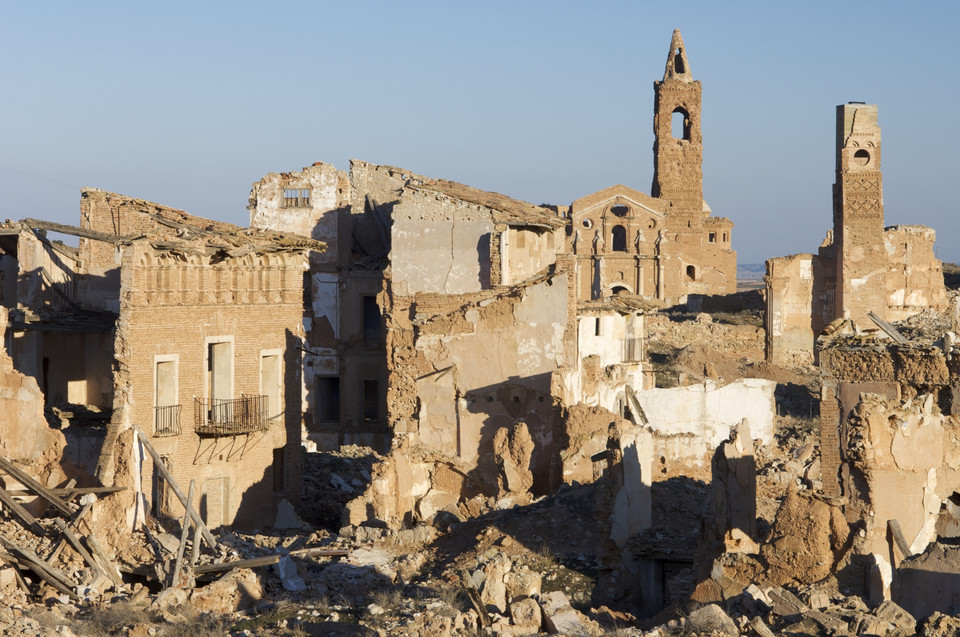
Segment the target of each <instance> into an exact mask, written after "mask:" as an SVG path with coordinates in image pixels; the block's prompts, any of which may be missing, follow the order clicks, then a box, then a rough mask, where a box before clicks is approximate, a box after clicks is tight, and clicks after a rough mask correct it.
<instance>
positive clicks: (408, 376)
mask: <svg viewBox="0 0 960 637" xmlns="http://www.w3.org/2000/svg"><path fill="white" fill-rule="evenodd" d="M567 284H568V280H567V276H566V275H565V274H559V275H555V276H551V277H547V278H544V279H541V280H538V281H535V282H531V283H528V284H527V285H524V286H518V287H515V288H510V289H509V291H505V292H503V293H499V294H496V295H491V294H485V295H484V294H481V295H476V296H473V297H452V296H445V295H442V296H430V295H418V296H417V297H414V299H413V300H412V302H411V303H410V306H409V307H410V309H409V312H410V313H411V314H413V315H414V316H415V317H416V318H415V319H414V324H413V326H411V327H413V329H414V333H413V334H410V336H411V337H412V338H409V340H408V339H407V338H406V337H405V336H404V335H403V334H400V333H397V332H398V328H400V325H399V324H395V325H394V329H393V330H391V337H390V341H388V345H390V344H392V345H393V347H401V346H406V347H409V348H410V350H408V351H406V352H399V351H395V352H393V356H394V361H395V363H394V364H392V365H391V374H390V378H391V380H390V383H391V390H392V391H393V392H394V393H393V394H392V398H390V404H391V408H390V414H391V417H392V418H395V419H396V420H395V422H396V423H397V425H396V426H395V429H397V430H400V431H415V432H417V433H418V435H419V439H420V441H421V442H423V444H425V445H427V446H428V447H431V448H434V449H437V450H438V451H441V452H442V453H444V454H447V455H451V456H456V457H458V458H460V459H462V460H463V461H464V462H466V463H467V464H468V465H470V466H472V467H474V473H475V474H476V476H477V478H478V481H479V482H480V483H483V484H485V485H487V487H488V488H495V485H497V483H498V476H499V473H500V471H501V467H500V466H499V464H498V462H497V460H496V455H495V453H494V449H493V443H494V438H495V435H496V433H497V431H498V430H499V429H501V428H507V429H514V428H515V427H517V426H518V425H519V424H520V423H524V424H525V426H526V427H527V429H528V431H529V433H530V435H531V436H532V440H533V444H534V446H535V451H534V452H533V457H532V459H531V471H532V472H533V474H534V480H535V482H536V483H537V484H538V485H539V488H540V490H541V491H542V490H544V489H545V486H546V484H547V483H548V481H549V473H550V466H549V465H550V461H549V458H550V453H549V447H550V445H551V443H552V440H553V432H554V429H555V426H556V423H557V417H558V413H557V409H556V407H555V405H554V401H553V392H552V374H553V373H554V372H557V371H558V370H559V369H560V368H561V367H562V365H563V364H564V362H565V360H566V359H565V356H564V349H565V343H564V333H565V329H566V324H567V318H568V317H567ZM397 306H398V307H402V306H400V305H399V304H398V305H397ZM399 357H402V360H403V362H400V361H401V359H400V358H399ZM400 387H404V388H405V391H404V392H403V393H405V394H407V398H406V400H405V404H400V403H399V402H398V400H397V398H398V396H397V393H400V392H399V389H400ZM410 397H416V401H415V403H411V402H409V398H410ZM404 421H406V422H404Z"/></svg>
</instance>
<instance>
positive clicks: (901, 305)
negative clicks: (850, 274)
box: [883, 226, 947, 321]
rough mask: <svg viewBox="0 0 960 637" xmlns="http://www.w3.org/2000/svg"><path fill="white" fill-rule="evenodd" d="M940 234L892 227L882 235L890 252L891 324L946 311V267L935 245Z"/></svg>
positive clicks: (931, 231) (889, 306) (889, 301)
mask: <svg viewBox="0 0 960 637" xmlns="http://www.w3.org/2000/svg"><path fill="white" fill-rule="evenodd" d="M936 238H937V233H936V232H935V231H934V230H933V229H932V228H927V227H926V226H891V227H889V228H886V229H885V230H884V233H883V243H884V247H885V248H886V252H887V259H888V263H889V267H888V269H887V277H886V284H887V315H886V320H888V321H900V320H903V319H905V318H908V317H910V316H913V315H914V314H917V313H919V312H922V311H923V310H925V309H928V308H930V309H934V310H937V311H941V312H942V311H943V310H945V309H946V308H947V293H946V288H945V287H944V284H943V267H942V265H941V263H940V261H939V260H938V259H937V257H936V255H935V253H934V250H933V244H934V241H936Z"/></svg>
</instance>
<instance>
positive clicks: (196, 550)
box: [190, 524, 200, 573]
mask: <svg viewBox="0 0 960 637" xmlns="http://www.w3.org/2000/svg"><path fill="white" fill-rule="evenodd" d="M198 557H200V527H199V526H197V525H196V524H194V525H193V544H191V546H190V572H191V573H192V572H193V569H195V568H196V567H197V558H198Z"/></svg>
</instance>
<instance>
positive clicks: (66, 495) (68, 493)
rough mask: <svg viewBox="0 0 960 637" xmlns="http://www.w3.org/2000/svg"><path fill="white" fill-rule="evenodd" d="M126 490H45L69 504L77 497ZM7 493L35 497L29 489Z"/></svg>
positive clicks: (83, 488) (11, 490) (12, 490)
mask: <svg viewBox="0 0 960 637" xmlns="http://www.w3.org/2000/svg"><path fill="white" fill-rule="evenodd" d="M126 490H127V487H57V488H55V489H47V491H49V492H50V493H52V494H53V495H58V496H61V497H62V498H63V501H64V502H69V501H70V500H72V499H73V498H75V497H77V496H78V495H84V494H87V493H96V494H97V495H100V494H111V493H119V492H121V491H126ZM7 493H9V494H10V495H35V494H34V492H33V491H31V490H30V489H7Z"/></svg>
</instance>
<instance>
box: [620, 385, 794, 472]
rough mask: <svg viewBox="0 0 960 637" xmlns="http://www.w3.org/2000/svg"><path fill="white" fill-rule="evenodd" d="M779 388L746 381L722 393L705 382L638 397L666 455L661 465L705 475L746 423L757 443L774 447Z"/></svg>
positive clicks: (649, 392)
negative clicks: (717, 454) (736, 429)
mask: <svg viewBox="0 0 960 637" xmlns="http://www.w3.org/2000/svg"><path fill="white" fill-rule="evenodd" d="M776 386H777V384H776V383H775V382H774V381H770V380H761V379H758V378H745V379H741V380H737V381H735V382H732V383H730V384H728V385H724V386H722V387H719V386H717V385H716V384H715V383H712V382H704V383H703V384H701V385H688V386H685V387H674V388H671V389H648V390H643V391H637V392H635V393H636V396H637V400H638V401H639V403H640V406H641V407H642V409H643V413H644V414H645V416H646V419H647V421H648V422H649V423H650V427H651V429H652V430H653V433H654V444H655V446H656V447H657V450H658V452H661V454H662V455H661V456H660V459H659V462H661V463H662V464H663V465H664V466H665V467H667V466H673V465H679V466H682V467H684V468H685V470H697V468H699V469H700V470H702V471H706V470H707V468H708V467H709V463H710V457H711V456H712V455H713V451H714V450H715V449H716V448H717V446H718V445H720V443H722V442H723V441H724V440H726V439H727V438H728V437H729V436H730V431H731V428H733V427H735V426H737V425H738V424H739V423H740V421H741V420H743V419H747V420H748V421H749V423H750V431H751V433H752V436H753V438H754V439H757V440H759V441H760V443H761V444H764V445H768V444H770V443H771V442H773V422H774V416H775V415H776V406H775V402H774V390H775V389H776ZM678 436H682V437H683V438H680V439H678V438H677V437H678ZM661 440H662V442H658V441H661ZM671 441H672V442H673V444H671ZM671 473H672V472H671Z"/></svg>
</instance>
